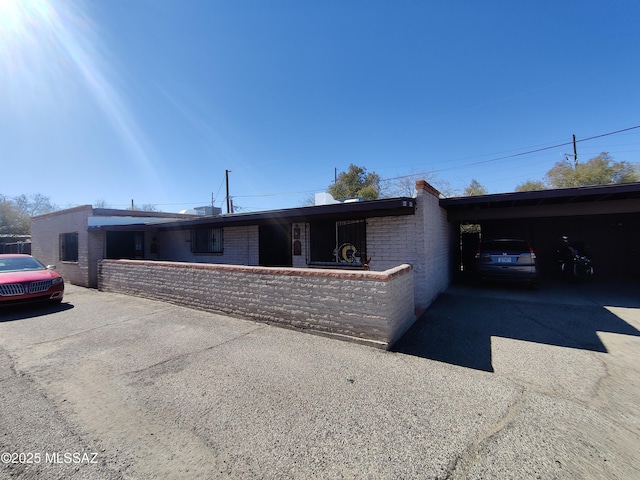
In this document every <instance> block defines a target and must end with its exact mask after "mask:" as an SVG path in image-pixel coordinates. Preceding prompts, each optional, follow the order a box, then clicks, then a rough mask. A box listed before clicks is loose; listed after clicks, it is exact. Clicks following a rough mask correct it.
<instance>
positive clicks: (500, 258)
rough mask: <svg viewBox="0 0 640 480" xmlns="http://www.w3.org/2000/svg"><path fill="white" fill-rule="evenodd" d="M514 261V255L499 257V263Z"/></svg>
mask: <svg viewBox="0 0 640 480" xmlns="http://www.w3.org/2000/svg"><path fill="white" fill-rule="evenodd" d="M512 261H513V258H512V257H498V263H511V262H512Z"/></svg>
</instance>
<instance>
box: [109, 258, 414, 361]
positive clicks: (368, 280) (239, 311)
mask: <svg viewBox="0 0 640 480" xmlns="http://www.w3.org/2000/svg"><path fill="white" fill-rule="evenodd" d="M98 270H99V272H98V286H99V289H100V290H102V291H108V292H119V293H124V294H129V295H137V296H142V297H146V298H152V299H156V300H162V301H167V302H171V303H175V304H180V305H185V306H188V307H193V308H198V309H202V310H208V311H213V312H219V313H224V314H230V315H234V316H238V317H242V318H247V319H252V320H257V321H262V322H267V323H274V324H278V325H284V326H288V327H295V328H298V329H302V330H309V331H312V332H320V333H324V334H330V335H335V336H340V337H344V338H348V339H355V340H359V341H363V342H367V343H371V344H374V345H376V346H380V347H383V348H389V347H390V346H391V345H392V344H393V343H394V342H395V341H396V340H398V339H399V338H400V336H401V335H402V334H403V333H404V332H405V331H406V330H407V329H408V328H409V327H410V326H411V324H412V323H413V322H414V321H415V313H414V312H415V308H414V301H413V276H412V275H411V271H412V269H411V266H410V265H401V266H397V267H395V268H393V269H389V270H386V271H384V272H366V271H353V272H347V271H343V270H324V269H307V268H266V267H252V266H236V265H234V266H232V265H211V264H201V263H180V262H161V261H156V262H151V261H138V260H102V261H101V262H100V264H99V267H98Z"/></svg>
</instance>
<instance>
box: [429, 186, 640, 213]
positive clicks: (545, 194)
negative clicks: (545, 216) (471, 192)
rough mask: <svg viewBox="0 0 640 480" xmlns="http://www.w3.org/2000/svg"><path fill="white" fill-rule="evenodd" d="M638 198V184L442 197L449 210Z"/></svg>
mask: <svg viewBox="0 0 640 480" xmlns="http://www.w3.org/2000/svg"><path fill="white" fill-rule="evenodd" d="M632 199H640V182H634V183H616V184H610V185H595V186H591V187H574V188H556V189H549V190H534V191H530V192H510V193H496V194H490V195H476V196H470V197H452V198H441V199H440V206H441V207H443V208H445V209H446V210H448V211H459V210H477V209H488V208H505V207H523V206H539V205H557V204H568V203H584V202H603V201H612V200H632Z"/></svg>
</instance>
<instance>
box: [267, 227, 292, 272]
mask: <svg viewBox="0 0 640 480" xmlns="http://www.w3.org/2000/svg"><path fill="white" fill-rule="evenodd" d="M259 244H260V246H259V255H260V258H259V263H260V265H261V266H263V267H291V266H292V265H293V263H292V261H293V260H292V257H291V225H289V224H283V225H280V224H275V225H260V228H259Z"/></svg>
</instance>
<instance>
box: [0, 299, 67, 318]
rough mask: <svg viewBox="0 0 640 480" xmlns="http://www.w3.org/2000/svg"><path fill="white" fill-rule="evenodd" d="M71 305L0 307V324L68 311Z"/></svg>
mask: <svg viewBox="0 0 640 480" xmlns="http://www.w3.org/2000/svg"><path fill="white" fill-rule="evenodd" d="M72 308H73V305H72V304H70V303H59V304H57V305H55V304H46V303H44V304H43V303H33V304H22V305H11V306H3V307H0V323H1V322H12V321H14V320H24V319H25V318H33V317H41V316H43V315H51V314H52V313H57V312H64V311H65V310H70V309H72Z"/></svg>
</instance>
